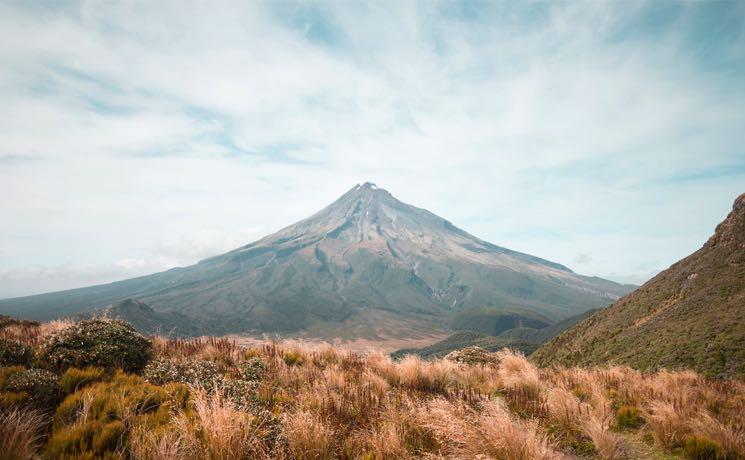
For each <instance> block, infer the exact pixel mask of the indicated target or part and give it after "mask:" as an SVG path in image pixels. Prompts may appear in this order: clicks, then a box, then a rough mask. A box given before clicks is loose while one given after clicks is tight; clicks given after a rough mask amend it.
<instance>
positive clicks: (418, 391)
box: [0, 322, 745, 460]
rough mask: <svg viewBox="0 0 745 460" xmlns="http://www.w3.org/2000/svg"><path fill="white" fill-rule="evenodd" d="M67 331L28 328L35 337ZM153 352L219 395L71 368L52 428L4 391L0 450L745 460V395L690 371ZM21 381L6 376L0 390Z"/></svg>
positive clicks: (261, 350)
mask: <svg viewBox="0 0 745 460" xmlns="http://www.w3.org/2000/svg"><path fill="white" fill-rule="evenodd" d="M68 326H69V322H60V323H59V324H52V325H41V326H34V327H36V328H37V329H38V331H37V332H36V334H37V337H39V336H47V335H49V334H54V333H55V332H54V331H59V330H63V329H64V328H65V327H68ZM41 330H43V331H44V332H40V331H41ZM17 332H18V331H11V333H13V334H17ZM32 340H36V341H37V342H36V343H37V344H38V338H36V339H32ZM151 341H152V344H153V353H154V359H158V358H173V359H177V360H195V362H197V361H199V362H201V361H203V360H207V361H210V362H212V363H214V364H216V368H217V369H219V371H220V373H221V374H220V376H218V377H219V379H218V380H216V381H215V385H214V388H211V389H206V388H204V387H196V386H195V387H188V386H186V385H179V384H176V383H170V384H169V383H163V385H154V384H153V383H152V382H148V381H146V380H145V379H143V378H141V377H139V376H134V375H129V374H123V373H121V372H119V373H114V374H109V373H102V372H100V371H97V370H96V369H73V370H69V371H67V372H62V371H61V372H60V373H59V374H60V377H61V378H60V386H61V387H62V388H64V394H69V395H68V396H67V398H66V399H65V400H64V401H63V402H62V403H60V404H59V405H58V406H57V407H52V408H48V412H49V413H56V416H55V424H54V425H53V426H52V427H51V428H50V427H49V424H48V423H47V422H45V421H44V420H43V418H42V417H41V416H40V415H39V414H38V413H36V412H27V411H22V410H21V409H19V408H18V407H17V404H16V403H15V402H14V401H17V400H20V399H19V396H18V395H21V393H20V392H18V391H15V390H14V391H15V392H14V393H13V392H5V390H3V389H2V388H0V396H2V399H0V402H2V401H8V403H7V405H8V407H9V408H10V409H8V408H6V411H5V412H3V414H4V415H3V417H6V419H4V420H13V422H12V423H10V424H9V423H3V427H2V430H3V431H2V433H0V439H2V443H3V446H6V445H7V446H17V447H9V448H5V447H3V450H7V451H8V452H20V453H19V454H17V455H16V457H17V458H24V457H23V455H31V456H34V455H36V456H38V455H40V454H41V455H47V456H53V454H54V453H55V452H63V451H64V452H67V451H70V452H72V451H71V450H70V449H72V448H76V449H77V447H75V446H79V445H81V444H80V443H81V442H82V441H81V438H80V437H81V436H86V437H90V439H94V438H95V439H97V440H98V441H95V442H93V441H91V442H90V443H89V444H90V446H87V447H86V449H89V450H87V451H89V452H93V450H90V449H98V451H97V452H104V453H110V454H116V455H119V454H122V455H124V456H125V457H129V458H138V459H140V458H141V459H146V460H147V459H153V460H167V459H187V460H191V459H228V458H239V459H240V458H243V459H268V458H279V459H282V458H287V459H293V458H294V459H331V458H362V459H397V458H496V459H507V460H511V459H559V458H577V457H583V458H605V459H621V458H638V457H644V456H645V455H646V454H649V453H650V452H652V451H653V450H654V449H657V450H662V451H665V452H667V453H668V455H672V456H675V455H682V453H683V452H684V450H685V449H688V450H687V451H686V452H688V451H690V452H693V451H697V452H698V451H703V450H705V449H709V450H712V449H713V451H716V452H720V453H722V455H729V457H727V458H730V457H731V458H738V456H739V457H741V458H742V457H745V447H744V442H743V440H744V439H745V427H744V426H743V422H742V414H743V413H745V384H743V383H742V382H738V381H721V380H710V379H706V378H703V377H701V376H699V375H698V374H695V373H693V372H688V371H684V372H670V371H660V372H657V373H641V372H638V371H635V370H633V369H629V368H627V367H622V366H610V367H606V368H603V367H596V368H538V367H536V366H535V365H534V364H533V363H532V362H531V361H529V360H528V359H526V358H525V357H524V356H523V355H522V354H520V353H517V352H514V351H510V350H502V351H500V352H498V353H495V354H493V355H490V359H489V360H488V361H485V362H483V363H475V364H462V363H456V362H453V361H450V360H447V359H438V360H432V361H425V360H422V359H420V358H418V357H415V356H407V357H404V358H403V359H401V360H400V361H394V360H392V359H391V358H390V356H388V355H385V354H381V353H370V354H366V355H365V354H360V353H355V352H351V351H348V350H342V349H338V348H334V347H332V346H329V345H323V344H321V345H318V344H308V343H304V342H302V341H287V342H282V343H277V342H266V343H264V344H260V345H258V346H254V347H253V348H244V347H241V346H238V345H236V343H235V342H234V341H232V340H230V339H226V338H200V339H192V340H183V339H175V338H170V339H167V338H163V337H152V338H151ZM6 369H9V368H6ZM22 369H23V368H22V367H18V368H14V370H13V371H12V372H11V371H8V372H0V387H2V385H4V383H3V382H4V381H8V380H10V376H11V374H13V373H18V372H20V371H21V370H22ZM185 369H186V367H185ZM164 372H165V371H164ZM169 372H170V371H169ZM184 372H187V371H184ZM5 374H7V376H5ZM62 377H64V378H62ZM166 377H168V375H166V374H164V375H163V379H166ZM174 379H175V377H174ZM243 379H245V380H243ZM174 381H179V380H177V379H175V380H171V382H174ZM180 381H188V380H180ZM164 382H168V380H167V379H166V380H164ZM14 404H15V405H14ZM8 410H10V411H8ZM14 411H15V412H14ZM7 417H10V418H7ZM9 425H12V429H9V428H8V426H9ZM97 430H98V431H101V432H100V433H99V432H98V431H97ZM104 431H105V432H104ZM44 436H48V438H49V441H48V442H47V445H46V446H45V445H44ZM85 439H88V438H85ZM86 442H87V441H86ZM13 449H15V450H13ZM65 449H67V450H65ZM696 449H698V450H696ZM78 450H81V449H78ZM23 452H27V453H28V452H30V454H24V453H23ZM0 455H1V454H0Z"/></svg>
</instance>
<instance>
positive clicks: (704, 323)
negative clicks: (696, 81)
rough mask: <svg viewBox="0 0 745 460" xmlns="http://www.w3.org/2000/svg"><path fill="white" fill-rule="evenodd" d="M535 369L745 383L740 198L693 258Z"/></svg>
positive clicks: (744, 214)
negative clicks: (577, 367)
mask: <svg viewBox="0 0 745 460" xmlns="http://www.w3.org/2000/svg"><path fill="white" fill-rule="evenodd" d="M532 358H533V359H534V360H535V361H537V362H538V363H540V364H544V365H548V364H566V365H572V364H591V363H622V364H629V365H631V366H634V367H637V368H639V369H643V370H649V369H657V368H661V367H664V368H671V369H677V368H681V369H682V368H688V369H694V370H697V371H699V372H702V373H704V374H706V375H710V376H725V377H730V376H740V377H744V376H745V194H743V195H740V197H738V198H737V200H735V203H734V206H733V208H732V212H731V213H730V214H729V216H728V217H727V218H726V219H725V220H724V222H722V223H721V224H719V225H718V226H717V228H716V231H715V232H714V235H713V236H712V237H711V238H709V240H708V241H707V242H706V244H704V246H703V247H702V248H701V249H699V250H698V251H696V252H694V253H693V254H691V255H690V256H688V257H686V258H685V259H683V260H681V261H679V262H676V263H675V264H673V265H672V266H671V267H670V268H668V269H667V270H665V271H663V272H661V273H660V274H658V275H657V276H655V277H654V278H653V279H651V280H650V281H649V282H647V283H646V284H644V285H643V286H642V287H640V288H639V289H637V290H636V291H634V292H633V293H631V294H629V295H627V296H625V297H624V298H622V299H621V300H619V301H618V302H616V303H614V304H613V305H611V306H610V307H608V308H606V309H604V310H602V311H600V312H598V313H596V314H594V315H592V316H591V317H590V318H588V319H586V320H585V321H583V322H581V323H579V324H578V325H577V326H575V327H574V328H571V329H569V330H567V331H566V332H564V333H563V334H561V335H559V336H558V337H556V338H555V339H553V340H552V341H550V342H548V343H547V344H545V345H543V346H542V347H541V348H540V349H539V350H537V351H536V352H535V353H534V354H533V356H532Z"/></svg>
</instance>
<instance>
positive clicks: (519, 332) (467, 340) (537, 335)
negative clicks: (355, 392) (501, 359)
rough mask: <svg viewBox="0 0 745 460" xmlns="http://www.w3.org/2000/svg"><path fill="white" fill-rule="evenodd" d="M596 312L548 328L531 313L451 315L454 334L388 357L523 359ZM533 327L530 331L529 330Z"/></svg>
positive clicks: (494, 310)
mask: <svg viewBox="0 0 745 460" xmlns="http://www.w3.org/2000/svg"><path fill="white" fill-rule="evenodd" d="M596 311H598V310H588V311H586V312H584V313H580V314H579V315H575V316H570V317H569V318H566V319H563V320H561V321H559V322H558V323H554V324H548V323H546V322H545V321H544V318H543V317H541V316H537V315H536V314H535V313H530V312H525V311H522V310H519V309H514V308H513V309H505V310H502V309H499V308H476V309H469V310H466V311H464V312H461V313H458V314H456V315H455V317H454V318H453V321H452V325H453V329H455V330H457V332H455V333H453V334H452V335H450V336H448V337H447V338H445V339H444V340H441V341H439V342H436V343H433V344H432V345H429V346H426V347H422V348H402V349H400V350H397V351H395V352H393V353H391V356H393V357H394V358H401V357H403V356H404V355H419V356H420V357H421V358H442V357H443V356H445V355H447V354H448V353H450V352H451V351H456V350H460V349H463V348H466V347H473V346H477V347H481V348H483V349H485V350H487V351H497V350H500V349H502V348H505V347H506V348H512V349H513V350H518V351H520V352H522V353H523V354H525V355H529V354H531V353H533V352H534V351H535V350H536V349H538V347H540V345H541V344H542V343H544V342H546V341H548V340H551V339H552V338H554V337H556V336H557V335H558V334H559V333H561V332H562V331H563V330H565V329H567V328H569V327H572V326H574V325H575V324H577V323H578V322H580V321H582V320H584V319H586V318H587V317H589V316H590V315H592V314H593V313H595V312H596ZM531 326H533V327H531Z"/></svg>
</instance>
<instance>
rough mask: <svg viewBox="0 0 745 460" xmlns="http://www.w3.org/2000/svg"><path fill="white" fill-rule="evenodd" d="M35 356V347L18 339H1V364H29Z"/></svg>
mask: <svg viewBox="0 0 745 460" xmlns="http://www.w3.org/2000/svg"><path fill="white" fill-rule="evenodd" d="M33 358H34V349H33V348H31V347H30V346H28V345H26V344H23V343H21V342H18V341H16V340H9V339H0V366H13V365H16V364H21V365H24V366H28V365H29V364H31V360H32V359H33Z"/></svg>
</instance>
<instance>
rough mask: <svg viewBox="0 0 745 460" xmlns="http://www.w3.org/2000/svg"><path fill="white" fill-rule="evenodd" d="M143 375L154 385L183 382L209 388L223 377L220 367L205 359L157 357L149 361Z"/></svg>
mask: <svg viewBox="0 0 745 460" xmlns="http://www.w3.org/2000/svg"><path fill="white" fill-rule="evenodd" d="M143 377H144V378H145V380H147V381H148V382H150V383H152V384H155V385H163V384H165V383H169V382H175V383H184V384H188V385H194V386H197V387H201V388H204V389H206V390H211V389H213V388H214V387H215V385H219V384H220V383H221V382H222V380H223V379H224V377H223V375H222V373H221V372H220V369H219V368H218V367H217V366H216V365H215V364H214V363H213V362H212V361H206V360H190V359H188V360H187V359H175V358H159V359H156V360H154V361H152V362H150V363H149V364H148V365H147V366H146V367H145V370H144V372H143Z"/></svg>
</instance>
